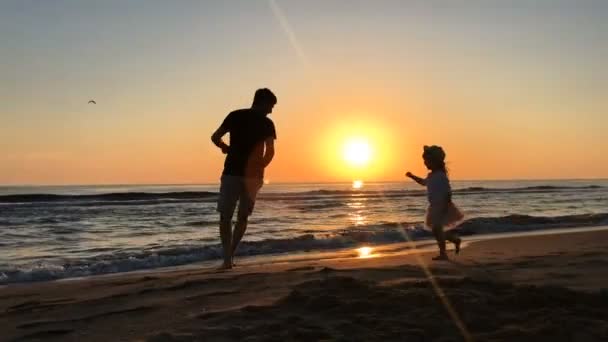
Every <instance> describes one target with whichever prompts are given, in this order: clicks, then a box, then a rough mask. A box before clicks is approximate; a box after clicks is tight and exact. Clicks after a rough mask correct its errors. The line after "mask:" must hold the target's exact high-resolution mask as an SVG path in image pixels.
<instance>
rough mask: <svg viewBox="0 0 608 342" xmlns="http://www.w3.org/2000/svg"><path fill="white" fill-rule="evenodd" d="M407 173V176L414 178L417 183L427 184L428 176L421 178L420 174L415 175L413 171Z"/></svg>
mask: <svg viewBox="0 0 608 342" xmlns="http://www.w3.org/2000/svg"><path fill="white" fill-rule="evenodd" d="M405 175H406V176H407V177H409V178H411V179H413V180H414V182H416V183H418V184H420V185H422V186H426V178H420V177H418V176H416V175H414V174H413V173H411V172H408V173H406V174H405Z"/></svg>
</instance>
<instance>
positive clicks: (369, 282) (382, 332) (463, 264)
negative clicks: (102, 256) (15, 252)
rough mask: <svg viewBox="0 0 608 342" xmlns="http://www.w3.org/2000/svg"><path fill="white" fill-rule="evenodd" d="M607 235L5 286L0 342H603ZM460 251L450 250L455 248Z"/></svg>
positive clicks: (607, 333)
mask: <svg viewBox="0 0 608 342" xmlns="http://www.w3.org/2000/svg"><path fill="white" fill-rule="evenodd" d="M607 251H608V230H600V231H592V232H577V233H559V234H552V235H540V236H522V237H510V238H502V239H494V240H486V241H479V242H473V243H470V244H468V245H467V246H466V247H465V248H464V249H463V251H462V252H461V254H460V255H459V256H457V257H454V258H453V259H452V261H450V262H432V261H431V260H430V258H431V257H432V256H433V255H434V253H435V251H434V250H432V253H426V252H425V253H410V254H404V255H388V256H382V255H380V256H378V257H374V256H373V255H372V257H369V258H356V257H354V258H353V257H344V258H334V259H322V260H315V258H314V257H312V258H308V259H307V260H304V261H291V262H276V263H251V264H247V263H245V264H244V265H241V266H239V267H237V268H236V269H234V270H232V271H230V272H216V271H215V270H214V269H212V268H209V267H201V268H197V267H188V268H182V269H173V270H172V269H165V270H163V271H154V272H137V273H125V274H118V275H110V276H101V277H92V278H87V279H79V280H64V281H55V282H45V283H30V284H15V285H9V286H5V287H3V288H0V315H1V317H2V319H1V321H0V322H1V323H0V325H1V331H2V334H1V335H0V340H3V341H4V340H6V341H12V340H58V341H243V340H246V341H266V340H271V341H290V340H297V341H320V340H326V341H359V340H361V341H364V340H367V341H370V340H373V341H389V340H390V341H404V340H408V341H462V340H477V341H532V340H534V341H538V340H551V341H602V340H606V338H608V272H606V270H607V268H608V252H607ZM450 255H453V254H452V252H450Z"/></svg>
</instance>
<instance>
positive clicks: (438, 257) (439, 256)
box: [433, 254, 450, 260]
mask: <svg viewBox="0 0 608 342" xmlns="http://www.w3.org/2000/svg"><path fill="white" fill-rule="evenodd" d="M433 260H450V259H449V258H448V256H447V255H446V254H439V255H438V256H436V257H433Z"/></svg>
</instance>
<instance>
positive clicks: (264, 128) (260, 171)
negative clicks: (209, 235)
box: [211, 88, 277, 269]
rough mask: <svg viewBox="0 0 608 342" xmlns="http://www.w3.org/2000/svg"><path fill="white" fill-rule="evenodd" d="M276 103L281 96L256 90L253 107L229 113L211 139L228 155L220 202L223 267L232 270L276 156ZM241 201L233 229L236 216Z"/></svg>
mask: <svg viewBox="0 0 608 342" xmlns="http://www.w3.org/2000/svg"><path fill="white" fill-rule="evenodd" d="M276 103H277V98H276V96H275V95H274V94H273V93H272V92H271V91H270V90H269V89H267V88H263V89H258V90H256V92H255V95H254V97H253V104H252V105H251V108H246V109H239V110H235V111H233V112H231V113H230V114H228V116H226V118H225V119H224V121H223V122H222V124H221V125H220V127H219V128H218V129H217V130H216V131H215V132H214V133H213V135H212V136H211V141H213V143H214V144H215V145H216V146H217V147H219V148H220V149H221V150H222V153H224V154H226V160H225V162H224V171H223V172H222V178H221V185H220V196H219V199H218V204H217V211H218V212H219V213H220V237H221V240H222V247H223V253H224V262H223V264H222V266H220V269H230V268H232V266H233V265H234V264H233V258H234V253H235V251H236V248H237V247H238V245H239V242H241V239H242V238H243V235H244V234H245V230H247V219H248V217H249V215H251V213H252V212H253V206H254V204H255V198H256V196H257V193H258V191H259V190H260V189H261V188H262V184H263V183H264V169H265V168H266V167H267V166H268V164H270V162H271V161H272V158H273V157H274V140H275V139H276V138H277V136H276V131H275V128H274V123H273V122H272V120H270V119H269V118H268V117H267V115H268V114H270V113H272V108H273V107H274V105H275V104H276ZM226 133H229V134H230V142H229V145H227V144H226V143H225V142H224V141H223V140H222V137H223V136H224V135H225V134H226ZM237 202H238V203H239V205H238V206H239V207H238V211H237V221H236V224H235V227H234V232H233V231H232V216H233V215H234V210H235V209H236V204H237Z"/></svg>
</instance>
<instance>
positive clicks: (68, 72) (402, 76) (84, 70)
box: [0, 0, 608, 185]
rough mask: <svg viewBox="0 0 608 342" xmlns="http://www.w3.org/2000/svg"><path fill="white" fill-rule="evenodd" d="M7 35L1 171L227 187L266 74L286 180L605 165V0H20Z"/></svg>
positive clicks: (597, 173)
mask: <svg viewBox="0 0 608 342" xmlns="http://www.w3.org/2000/svg"><path fill="white" fill-rule="evenodd" d="M0 42H1V44H0V56H2V60H1V62H0V184H7V185H17V184H134V183H135V184H152V183H162V184H177V183H216V182H218V181H219V177H220V174H221V170H222V165H223V158H224V155H222V154H221V152H220V150H219V149H218V148H216V147H215V146H214V145H213V144H212V143H211V141H210V136H211V134H212V133H213V131H214V130H215V129H216V128H217V127H218V126H219V124H220V123H221V121H222V120H223V119H224V117H225V116H226V115H227V114H228V113H229V112H230V111H232V110H235V109H239V108H246V107H248V106H250V104H251V100H252V97H253V93H254V91H255V89H257V88H260V87H268V88H270V89H272V90H273V92H274V93H275V94H276V95H277V97H278V103H277V105H276V106H275V109H274V112H273V113H272V114H271V115H270V118H271V119H272V120H273V121H274V123H275V126H276V130H277V141H276V156H275V159H274V161H273V163H272V164H271V165H270V167H269V168H268V169H267V171H266V178H267V180H268V181H269V182H329V181H350V180H354V179H363V180H365V181H392V180H403V179H404V176H403V174H404V173H405V172H406V171H412V172H414V173H418V174H424V172H426V171H425V169H424V165H423V162H422V159H421V153H422V146H423V145H433V144H436V145H441V146H443V147H444V149H445V151H446V152H447V161H448V167H449V168H450V174H451V177H452V178H453V179H469V180H471V179H555V178H557V179H571V178H608V153H606V152H608V139H605V134H606V132H607V131H608V97H607V96H606V94H608V68H606V62H605V61H607V60H608V2H605V1H599V0H598V1H584V0H583V1H560V0H544V1H543V0H538V1H529V0H513V1H492V0H479V1H476V0H470V1H464V0H461V1H459V0H449V1H448V0H445V1H435V0H428V1H423V0H419V1H413V0H412V1H408V0H395V1H389V0H376V1H371V0H370V1H362V0H308V1H298V0H275V1H269V0H240V1H239V0H227V1H202V0H201V1H155V0H149V1H143V0H142V1H135V0H106V1H79V0H72V1H67V0H65V1H64V0H48V1H39V0H36V1H34V0H14V1H11V0H6V1H2V2H0ZM90 99H94V100H95V101H96V102H97V104H96V105H93V104H87V102H88V101H89V100H90ZM349 141H350V142H352V141H363V142H364V143H365V144H367V151H368V152H369V156H368V157H369V158H366V161H365V162H364V163H352V161H351V162H349V161H348V158H345V151H344V148H345V147H344V146H345V144H348V142H349ZM351 145H352V144H351Z"/></svg>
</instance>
